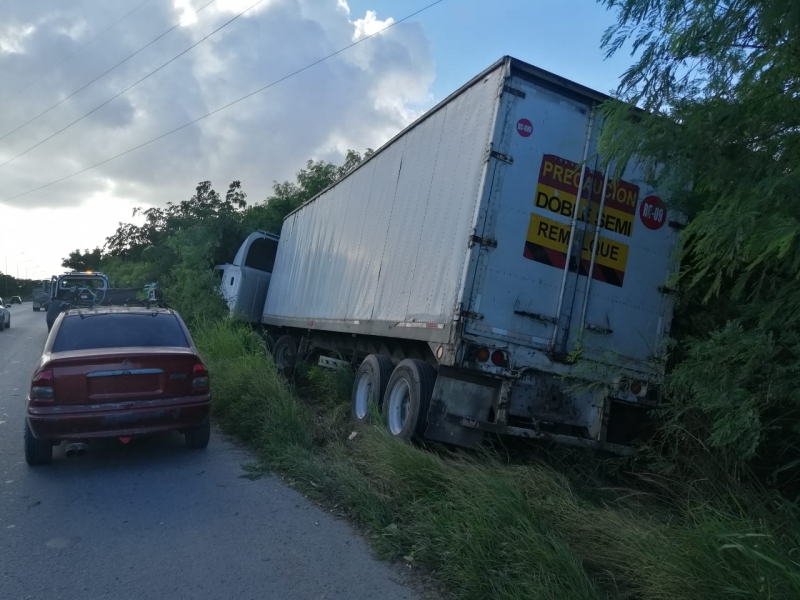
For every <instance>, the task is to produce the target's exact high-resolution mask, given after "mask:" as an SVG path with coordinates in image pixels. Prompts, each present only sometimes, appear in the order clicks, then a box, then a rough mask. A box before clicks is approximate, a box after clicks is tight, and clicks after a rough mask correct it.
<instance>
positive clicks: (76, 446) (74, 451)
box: [66, 442, 89, 458]
mask: <svg viewBox="0 0 800 600" xmlns="http://www.w3.org/2000/svg"><path fill="white" fill-rule="evenodd" d="M88 451H89V448H88V447H87V446H86V444H84V443H83V442H75V443H73V444H70V445H68V446H67V450H66V455H67V458H75V457H76V456H86V453H87V452H88Z"/></svg>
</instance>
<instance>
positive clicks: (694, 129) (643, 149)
mask: <svg viewBox="0 0 800 600" xmlns="http://www.w3.org/2000/svg"><path fill="white" fill-rule="evenodd" d="M602 1H603V3H604V4H606V5H607V6H609V7H611V8H614V9H616V11H617V24H616V25H615V26H613V27H612V28H611V29H609V31H607V32H606V35H605V37H604V40H603V44H604V47H605V48H606V50H607V52H608V54H609V55H611V54H614V53H615V52H617V51H619V50H621V49H622V48H624V47H626V46H627V45H629V47H630V48H632V49H633V51H634V52H635V53H636V54H637V56H638V60H637V61H636V63H635V64H634V65H633V66H632V67H631V68H630V69H629V70H628V71H627V72H626V73H625V74H624V76H623V78H622V81H621V83H620V85H619V88H618V90H617V97H618V99H619V100H622V101H624V103H623V102H612V103H610V104H608V105H607V106H606V107H605V108H604V113H605V116H606V128H605V131H604V134H603V138H602V140H601V150H602V151H603V152H605V153H606V155H607V156H612V157H615V158H616V159H618V160H619V161H620V163H622V164H624V162H625V161H626V160H628V159H629V158H630V157H631V156H633V155H634V154H636V155H638V156H639V157H641V158H642V159H643V160H644V162H645V163H646V165H647V167H648V174H649V177H650V178H651V180H652V182H653V183H655V184H656V185H658V186H659V188H660V189H662V190H665V191H666V192H667V193H668V194H669V196H670V197H671V203H672V206H673V207H674V208H677V209H681V210H683V211H684V212H686V213H687V214H688V215H689V216H690V223H689V226H688V227H687V229H686V230H685V232H684V236H683V242H684V252H683V256H682V264H683V267H682V271H681V275H680V279H679V283H680V285H681V287H682V290H683V297H682V298H681V299H680V305H681V307H682V312H681V313H680V314H679V315H678V317H679V319H678V322H679V324H680V323H683V324H684V329H683V331H680V330H679V331H678V332H677V333H678V336H679V342H680V343H679V345H678V346H677V355H676V367H675V369H674V371H673V373H672V375H671V378H670V386H671V390H672V394H673V397H672V400H673V402H672V404H671V405H670V407H669V408H670V411H671V413H670V414H669V415H668V416H669V419H668V421H667V424H668V426H669V427H670V431H671V432H672V433H674V434H675V435H676V436H680V435H683V436H684V438H683V439H684V441H686V440H688V439H696V440H699V441H700V442H702V443H703V444H704V445H705V446H706V447H710V448H713V449H716V450H717V451H719V452H720V453H722V454H723V455H724V457H725V458H726V459H727V460H728V464H733V465H740V464H741V463H743V462H745V463H749V464H754V465H762V466H765V465H769V466H771V467H774V466H775V465H776V464H781V465H784V466H786V465H789V464H790V463H792V462H793V461H794V460H795V459H796V458H798V454H797V451H796V450H795V448H794V440H795V438H796V435H797V433H798V432H800V396H798V394H797V393H796V390H797V389H799V388H800V368H798V364H800V170H798V167H799V166H800V3H798V2H796V1H795V0H771V1H766V0H760V1H759V0H681V1H679V0H662V1H659V2H653V1H652V0H602ZM631 105H636V106H638V107H639V108H640V109H644V110H643V111H640V112H637V111H635V110H633V109H631V108H630V106H631ZM686 325H690V326H691V330H690V331H687V329H686ZM783 472H784V474H785V473H786V470H784V471H783Z"/></svg>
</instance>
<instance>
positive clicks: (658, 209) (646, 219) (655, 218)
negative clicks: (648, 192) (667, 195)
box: [639, 196, 667, 230]
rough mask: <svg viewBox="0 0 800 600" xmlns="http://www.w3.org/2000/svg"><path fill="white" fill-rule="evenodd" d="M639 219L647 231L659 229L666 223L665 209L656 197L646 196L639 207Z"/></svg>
mask: <svg viewBox="0 0 800 600" xmlns="http://www.w3.org/2000/svg"><path fill="white" fill-rule="evenodd" d="M639 218H640V219H641V220H642V224H643V225H644V226H645V227H647V228H648V229H652V230H656V229H661V228H662V227H663V226H664V223H666V222H667V207H666V205H665V204H664V202H663V201H662V200H661V198H659V197H658V196H648V197H647V198H645V199H644V200H642V205H641V206H640V207H639Z"/></svg>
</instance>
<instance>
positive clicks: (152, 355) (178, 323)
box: [25, 307, 211, 465]
mask: <svg viewBox="0 0 800 600" xmlns="http://www.w3.org/2000/svg"><path fill="white" fill-rule="evenodd" d="M26 406H27V419H26V420H25V459H26V461H27V462H28V464H29V465H38V464H42V463H46V462H49V461H50V460H52V457H53V446H55V445H58V444H59V443H60V442H61V441H63V440H72V441H75V442H79V443H83V442H84V441H85V440H89V439H93V438H114V437H119V438H122V439H123V441H127V438H131V437H137V436H144V435H150V434H153V433H159V432H163V431H172V430H177V431H181V432H182V433H183V434H184V436H185V440H186V445H187V446H188V447H190V448H205V447H206V446H207V445H208V439H209V436H210V434H211V427H210V421H209V412H210V407H211V392H210V389H209V379H208V370H207V369H206V367H205V365H204V364H203V361H202V360H201V359H200V357H199V356H198V354H197V349H196V348H195V346H194V343H193V342H192V338H191V336H190V335H189V331H188V330H187V329H186V325H185V324H184V323H183V320H182V319H181V318H180V316H178V314H177V313H176V312H175V311H172V310H167V309H163V308H130V307H102V308H92V309H70V310H68V311H66V312H64V313H62V314H61V315H59V317H58V319H57V320H56V322H55V323H54V325H53V329H52V331H51V332H50V335H49V337H48V338H47V343H46V344H45V347H44V352H43V353H42V357H41V358H40V359H39V362H38V363H37V364H36V368H35V369H34V372H33V379H32V381H31V388H30V392H29V393H28V398H27V402H26ZM83 449H84V451H85V447H83Z"/></svg>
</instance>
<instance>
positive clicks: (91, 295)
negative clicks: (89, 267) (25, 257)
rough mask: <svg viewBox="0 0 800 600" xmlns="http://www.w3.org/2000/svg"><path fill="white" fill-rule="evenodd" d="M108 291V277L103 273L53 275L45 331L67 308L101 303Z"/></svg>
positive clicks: (88, 272) (73, 272)
mask: <svg viewBox="0 0 800 600" xmlns="http://www.w3.org/2000/svg"><path fill="white" fill-rule="evenodd" d="M108 289H109V284H108V277H106V276H105V275H104V274H103V273H95V272H92V271H72V272H70V273H64V274H63V275H53V277H52V278H51V280H50V299H49V302H48V304H47V330H48V331H50V330H51V329H52V327H53V323H55V320H56V317H58V315H59V314H60V313H61V312H62V311H64V310H66V309H67V308H70V307H72V306H75V305H83V306H94V305H95V304H100V303H102V301H104V300H105V296H106V292H107V290H108Z"/></svg>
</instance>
